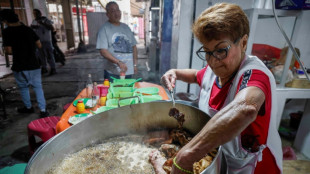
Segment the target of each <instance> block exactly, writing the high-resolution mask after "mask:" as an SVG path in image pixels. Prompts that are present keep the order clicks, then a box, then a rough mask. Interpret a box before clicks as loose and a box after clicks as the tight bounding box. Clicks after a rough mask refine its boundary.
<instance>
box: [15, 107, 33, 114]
mask: <svg viewBox="0 0 310 174" xmlns="http://www.w3.org/2000/svg"><path fill="white" fill-rule="evenodd" d="M17 112H19V113H22V114H30V113H34V109H33V107H31V108H30V109H28V108H26V107H23V108H19V109H17Z"/></svg>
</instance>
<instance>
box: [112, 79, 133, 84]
mask: <svg viewBox="0 0 310 174" xmlns="http://www.w3.org/2000/svg"><path fill="white" fill-rule="evenodd" d="M136 80H137V79H114V81H113V84H115V83H121V84H129V83H132V82H134V81H136Z"/></svg>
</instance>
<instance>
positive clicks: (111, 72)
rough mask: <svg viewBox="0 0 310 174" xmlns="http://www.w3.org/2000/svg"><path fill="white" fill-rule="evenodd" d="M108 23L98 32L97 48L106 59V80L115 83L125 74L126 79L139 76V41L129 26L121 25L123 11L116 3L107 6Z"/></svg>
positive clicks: (112, 2)
mask: <svg viewBox="0 0 310 174" xmlns="http://www.w3.org/2000/svg"><path fill="white" fill-rule="evenodd" d="M106 10H107V17H108V19H109V20H108V21H107V22H106V23H104V24H103V25H102V27H101V28H100V30H99V32H98V37H97V46H96V48H97V49H99V50H100V54H101V55H102V56H103V57H104V58H105V61H104V78H105V79H109V81H113V80H112V78H111V76H112V77H115V78H119V77H120V74H122V73H124V74H125V75H126V78H132V75H133V74H137V72H138V71H137V63H138V55H137V47H136V44H137V41H136V39H135V38H134V35H133V33H132V31H131V30H130V28H129V27H128V25H126V24H124V23H121V22H120V19H121V11H120V10H119V6H118V4H117V3H116V2H114V1H111V2H109V3H108V4H107V5H106Z"/></svg>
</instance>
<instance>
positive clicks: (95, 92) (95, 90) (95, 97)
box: [91, 82, 99, 107]
mask: <svg viewBox="0 0 310 174" xmlns="http://www.w3.org/2000/svg"><path fill="white" fill-rule="evenodd" d="M91 99H92V107H95V106H96V104H97V102H98V100H99V89H98V87H97V82H94V86H93V91H92V94H91Z"/></svg>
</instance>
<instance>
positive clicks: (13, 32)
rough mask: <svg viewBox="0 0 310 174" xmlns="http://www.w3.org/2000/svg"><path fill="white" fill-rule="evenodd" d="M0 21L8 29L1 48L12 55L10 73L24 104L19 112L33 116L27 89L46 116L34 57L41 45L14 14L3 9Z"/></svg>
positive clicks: (36, 60) (38, 67)
mask: <svg viewBox="0 0 310 174" xmlns="http://www.w3.org/2000/svg"><path fill="white" fill-rule="evenodd" d="M0 18H1V21H2V22H4V24H6V25H7V28H5V29H4V30H3V33H2V35H3V46H4V50H5V52H6V53H7V54H12V55H13V65H12V68H11V69H12V71H13V74H14V77H15V80H16V83H17V86H18V88H19V91H20V95H21V98H22V100H23V103H24V105H25V106H24V107H23V108H19V109H18V110H17V111H18V112H19V113H33V112H34V108H33V107H32V104H31V100H30V93H29V86H32V87H33V90H34V92H35V94H36V98H37V102H38V106H39V108H40V117H47V116H48V115H49V113H48V112H47V111H46V102H45V98H44V92H43V89H42V81H41V69H40V63H39V61H38V59H37V57H36V54H35V53H36V49H37V48H41V47H42V46H41V42H40V40H39V37H38V36H37V35H36V33H35V32H34V31H33V30H32V29H31V28H30V27H28V26H25V25H23V24H21V23H20V22H19V19H18V16H17V15H16V14H15V13H14V11H12V10H9V9H5V10H2V11H0Z"/></svg>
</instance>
